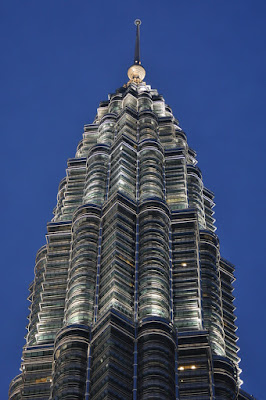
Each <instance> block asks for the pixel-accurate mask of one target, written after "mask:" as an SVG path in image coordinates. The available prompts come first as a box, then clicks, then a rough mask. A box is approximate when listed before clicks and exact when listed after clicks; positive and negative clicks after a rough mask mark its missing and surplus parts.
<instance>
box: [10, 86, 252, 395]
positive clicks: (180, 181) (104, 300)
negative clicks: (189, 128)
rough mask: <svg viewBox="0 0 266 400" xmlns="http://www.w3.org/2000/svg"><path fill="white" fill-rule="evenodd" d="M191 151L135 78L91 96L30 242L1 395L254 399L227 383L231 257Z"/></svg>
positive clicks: (234, 365)
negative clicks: (47, 218)
mask: <svg viewBox="0 0 266 400" xmlns="http://www.w3.org/2000/svg"><path fill="white" fill-rule="evenodd" d="M196 164H197V161H196V153H195V151H193V150H192V149H191V148H190V147H189V146H188V144H187V139H186V135H185V133H184V132H183V130H182V129H181V128H180V126H179V123H178V121H177V119H175V118H174V116H173V114H172V111H171V109H170V107H169V106H168V105H166V104H165V101H164V99H163V97H162V96H160V95H159V94H158V92H157V91H156V90H155V89H151V87H150V86H148V85H146V83H145V82H140V81H139V80H138V81H137V82H134V81H131V82H129V83H128V85H126V86H125V87H122V88H120V89H118V90H117V91H116V93H114V94H112V95H110V96H109V100H108V101H104V102H102V103H101V104H100V107H99V108H98V110H97V115H96V118H95V120H94V122H93V123H92V124H89V125H85V128H84V133H83V139H82V140H81V142H80V143H79V145H78V148H77V152H76V157H75V158H73V159H69V160H68V164H67V170H66V177H65V178H64V179H63V180H62V182H61V183H60V185H59V190H58V196H57V206H56V207H55V210H54V218H53V219H52V221H51V222H49V223H48V225H47V236H46V239H47V244H46V245H45V246H43V247H42V248H41V249H40V250H39V251H38V253H37V257H36V266H35V279H34V282H33V283H32V285H31V286H30V297H29V300H30V301H31V306H30V315H29V324H28V327H27V328H28V334H27V337H26V344H25V346H24V349H23V357H22V364H21V371H22V372H21V374H20V375H19V376H17V377H16V378H15V379H14V380H13V381H12V383H11V386H10V391H9V399H10V400H20V399H23V400H24V399H27V400H33V399H34V400H59V399H60V400H61V399H69V400H79V399H86V400H88V399H90V400H100V399H101V400H104V399H114V400H117V399H120V400H132V399H133V400H136V399H138V400H148V399H153V400H154V399H160V400H174V399H179V400H185V399H186V400H188V399H189V400H193V399H194V400H208V399H216V400H222V399H232V400H233V399H239V400H240V399H254V398H253V397H252V396H250V395H248V394H246V393H245V392H243V391H242V390H241V389H240V385H241V380H240V369H239V367H238V363H239V357H238V355H237V353H238V350H239V349H238V347H237V336H236V326H235V316H234V305H233V300H234V297H233V295H232V292H233V286H232V284H233V281H234V275H233V274H234V267H233V265H232V264H231V263H230V262H228V261H226V260H225V259H224V258H222V257H221V255H220V250H219V241H218V238H217V236H216V234H215V225H214V223H215V220H214V218H213V206H214V202H213V197H214V195H213V193H212V192H211V191H210V190H208V189H207V188H206V187H204V185H203V181H202V174H201V171H200V169H199V168H198V167H197V166H196Z"/></svg>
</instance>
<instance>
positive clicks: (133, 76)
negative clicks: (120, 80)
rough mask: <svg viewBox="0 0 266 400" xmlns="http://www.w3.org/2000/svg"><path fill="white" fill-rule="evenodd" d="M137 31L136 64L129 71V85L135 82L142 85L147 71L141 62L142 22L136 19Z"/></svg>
mask: <svg viewBox="0 0 266 400" xmlns="http://www.w3.org/2000/svg"><path fill="white" fill-rule="evenodd" d="M134 23H135V25H136V27H137V30H136V43H135V55H134V64H133V65H131V67H130V68H129V69H128V71H127V75H128V77H129V83H130V82H135V83H140V82H142V81H143V79H144V78H145V75H146V71H145V69H144V68H143V67H142V66H141V61H140V25H141V20H140V19H136V20H135V21H134Z"/></svg>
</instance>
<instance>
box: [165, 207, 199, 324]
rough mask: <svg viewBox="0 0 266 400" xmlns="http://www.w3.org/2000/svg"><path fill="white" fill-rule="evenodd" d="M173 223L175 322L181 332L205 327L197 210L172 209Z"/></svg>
mask: <svg viewBox="0 0 266 400" xmlns="http://www.w3.org/2000/svg"><path fill="white" fill-rule="evenodd" d="M171 226H172V278H173V309H174V310H173V311H174V324H175V326H176V328H177V329H178V331H179V332H180V331H192V330H193V331H194V330H198V329H202V304H201V277H200V262H199V230H198V218H197V213H196V211H193V210H184V211H177V212H173V213H172V215H171Z"/></svg>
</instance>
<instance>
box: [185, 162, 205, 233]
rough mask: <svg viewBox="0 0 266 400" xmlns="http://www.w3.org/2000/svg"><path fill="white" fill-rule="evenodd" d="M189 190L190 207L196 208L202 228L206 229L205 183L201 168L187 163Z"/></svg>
mask: <svg viewBox="0 0 266 400" xmlns="http://www.w3.org/2000/svg"><path fill="white" fill-rule="evenodd" d="M187 190H188V199H189V207H193V208H196V210H197V213H198V219H199V227H200V229H205V227H206V222H205V213H204V200H203V184H202V175H201V172H200V170H199V169H198V168H197V167H195V166H193V165H187Z"/></svg>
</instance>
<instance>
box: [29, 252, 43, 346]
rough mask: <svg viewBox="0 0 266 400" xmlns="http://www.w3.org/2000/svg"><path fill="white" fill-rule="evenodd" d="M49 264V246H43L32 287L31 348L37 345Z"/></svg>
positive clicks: (36, 262) (37, 256)
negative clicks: (45, 277) (42, 293)
mask: <svg viewBox="0 0 266 400" xmlns="http://www.w3.org/2000/svg"><path fill="white" fill-rule="evenodd" d="M46 263H47V246H46V245H45V246H43V247H41V248H40V250H39V251H38V252H37V255H36V261H35V278H34V283H33V286H32V293H31V295H30V297H29V299H30V300H31V306H30V315H29V325H28V335H27V344H28V345H29V346H31V345H34V344H36V334H37V323H38V322H39V318H38V314H39V311H40V303H41V292H42V284H43V282H44V273H45V266H46Z"/></svg>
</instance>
